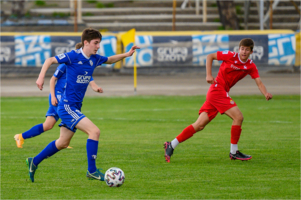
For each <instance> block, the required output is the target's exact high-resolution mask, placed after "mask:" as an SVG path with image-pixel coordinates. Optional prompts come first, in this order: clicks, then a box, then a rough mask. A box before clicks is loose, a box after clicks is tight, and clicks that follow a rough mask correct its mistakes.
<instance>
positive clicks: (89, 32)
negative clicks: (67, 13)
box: [82, 28, 102, 45]
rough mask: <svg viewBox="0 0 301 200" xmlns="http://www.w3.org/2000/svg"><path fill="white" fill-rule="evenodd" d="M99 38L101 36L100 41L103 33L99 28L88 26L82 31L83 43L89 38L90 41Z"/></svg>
mask: <svg viewBox="0 0 301 200" xmlns="http://www.w3.org/2000/svg"><path fill="white" fill-rule="evenodd" d="M97 38H99V39H100V41H101V39H102V35H101V34H100V32H99V31H98V30H96V29H93V28H86V29H85V30H83V33H82V45H84V41H85V40H87V41H88V42H89V43H90V42H91V40H94V39H97Z"/></svg>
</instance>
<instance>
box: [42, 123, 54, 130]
mask: <svg viewBox="0 0 301 200" xmlns="http://www.w3.org/2000/svg"><path fill="white" fill-rule="evenodd" d="M53 126H54V124H47V123H44V124H43V129H44V131H48V130H50V129H52V128H53Z"/></svg>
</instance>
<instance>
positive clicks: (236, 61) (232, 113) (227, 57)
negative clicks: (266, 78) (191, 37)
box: [164, 38, 273, 162]
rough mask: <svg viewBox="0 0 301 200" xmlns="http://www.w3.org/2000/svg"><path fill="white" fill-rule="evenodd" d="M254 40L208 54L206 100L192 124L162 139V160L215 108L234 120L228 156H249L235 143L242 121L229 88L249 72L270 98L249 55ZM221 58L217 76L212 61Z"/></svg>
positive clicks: (209, 117) (206, 120) (205, 121)
mask: <svg viewBox="0 0 301 200" xmlns="http://www.w3.org/2000/svg"><path fill="white" fill-rule="evenodd" d="M253 47H254V42H253V40H252V39H250V38H245V39H242V40H241V41H240V43H239V53H235V52H232V51H217V52H216V53H212V54H209V55H208V56H207V60H206V73H207V75H206V81H207V83H209V84H211V86H210V88H209V90H208V93H207V96H206V101H205V103H204V104H203V106H202V107H201V109H200V111H199V117H198V119H197V120H196V122H194V123H193V124H191V125H189V126H188V127H186V128H185V129H184V130H183V131H182V133H180V134H179V135H178V136H177V137H176V138H175V139H174V140H172V141H171V142H165V143H164V149H165V160H166V161H167V162H170V157H171V156H172V154H173V151H174V149H175V148H176V147H177V145H178V144H179V143H182V142H184V141H185V140H187V139H189V138H190V137H192V136H193V134H195V133H196V132H198V131H201V130H203V129H204V128H205V126H206V125H207V124H208V123H209V122H210V121H211V120H212V119H214V117H215V116H216V115H217V113H218V112H220V113H221V114H226V115H227V116H229V117H230V118H231V119H232V120H233V122H232V127H231V146H230V147H231V148H230V154H229V157H230V159H234V160H235V159H238V160H250V159H251V158H252V156H249V155H245V154H243V153H241V152H240V151H239V150H238V147H237V143H238V140H239V138H240V134H241V130H242V129H241V125H242V122H243V115H242V113H241V111H240V110H239V108H238V107H237V105H236V103H235V101H233V100H232V98H231V97H230V96H229V90H230V88H231V87H233V86H234V85H235V84H236V83H237V82H238V81H239V80H241V79H243V78H244V77H245V76H247V75H248V74H249V75H250V76H251V77H252V79H254V80H255V82H256V84H257V86H258V89H259V90H260V92H261V93H262V94H263V95H264V96H265V98H266V100H270V99H272V97H273V96H272V94H270V93H269V92H268V91H267V89H266V87H265V86H264V84H263V83H262V82H261V79H260V77H259V74H258V70H257V67H256V65H255V64H254V63H253V61H252V60H250V59H248V58H249V56H250V55H251V54H252V53H253ZM213 60H221V61H223V62H222V64H221V66H220V69H219V72H218V74H217V77H216V78H214V77H213V76H212V71H211V69H212V61H213Z"/></svg>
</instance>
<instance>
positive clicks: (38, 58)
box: [15, 35, 51, 67]
mask: <svg viewBox="0 0 301 200" xmlns="http://www.w3.org/2000/svg"><path fill="white" fill-rule="evenodd" d="M15 53H16V58H15V65H18V66H39V67H40V66H42V65H43V63H44V61H45V60H46V59H47V58H50V57H51V56H50V55H51V44H50V36H46V35H30V36H15Z"/></svg>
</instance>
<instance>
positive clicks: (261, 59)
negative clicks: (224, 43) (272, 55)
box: [229, 35, 269, 64]
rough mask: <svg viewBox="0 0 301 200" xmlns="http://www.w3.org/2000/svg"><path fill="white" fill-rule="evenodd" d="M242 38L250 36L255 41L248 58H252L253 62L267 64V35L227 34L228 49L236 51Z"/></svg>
mask: <svg viewBox="0 0 301 200" xmlns="http://www.w3.org/2000/svg"><path fill="white" fill-rule="evenodd" d="M244 38H251V39H252V40H253V41H254V43H255V46H254V48H253V53H252V54H251V55H250V57H249V59H251V60H253V61H254V63H255V64H268V62H269V46H268V35H229V48H230V49H229V50H230V51H234V52H238V49H239V42H240V40H242V39H244Z"/></svg>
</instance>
